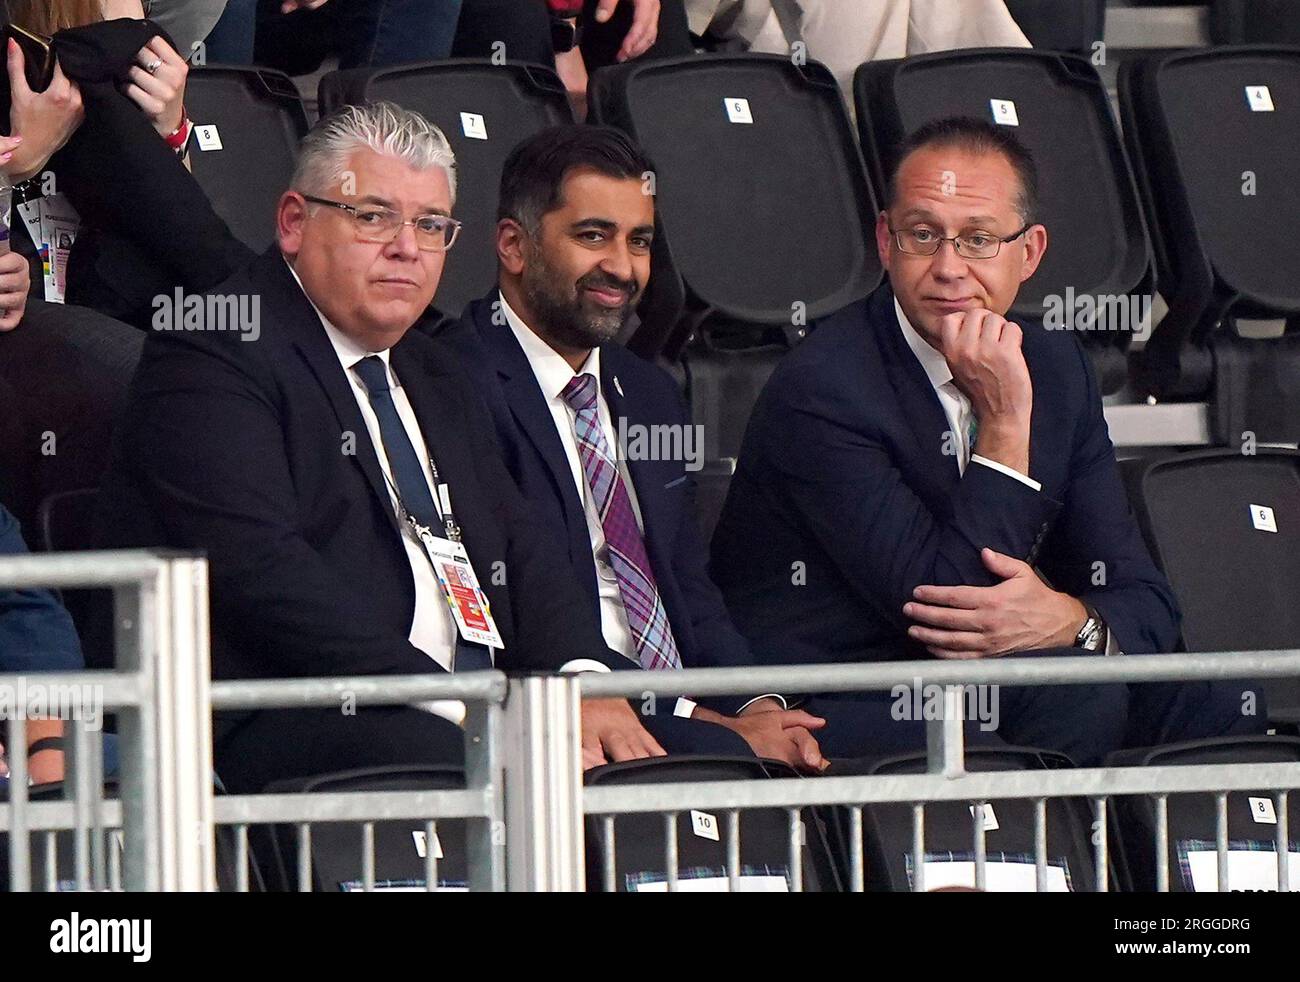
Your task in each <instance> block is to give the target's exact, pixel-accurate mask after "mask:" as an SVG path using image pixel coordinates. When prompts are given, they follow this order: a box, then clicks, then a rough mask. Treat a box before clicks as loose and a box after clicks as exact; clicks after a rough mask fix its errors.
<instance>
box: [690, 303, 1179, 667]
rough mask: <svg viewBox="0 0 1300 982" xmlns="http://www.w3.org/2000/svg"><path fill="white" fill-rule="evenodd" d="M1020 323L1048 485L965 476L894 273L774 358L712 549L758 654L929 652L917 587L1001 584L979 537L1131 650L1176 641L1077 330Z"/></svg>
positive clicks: (978, 471)
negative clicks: (1033, 570)
mask: <svg viewBox="0 0 1300 982" xmlns="http://www.w3.org/2000/svg"><path fill="white" fill-rule="evenodd" d="M1021 326H1022V328H1023V329H1024V346H1023V348H1024V354H1025V361H1026V362H1027V364H1028V367H1029V373H1030V377H1031V378H1032V380H1033V384H1034V408H1033V419H1032V422H1031V427H1032V429H1031V434H1030V453H1029V467H1030V474H1029V476H1030V477H1032V478H1033V479H1034V480H1036V481H1039V482H1041V484H1042V486H1043V489H1042V491H1041V492H1035V491H1034V490H1033V489H1032V488H1030V487H1028V486H1026V485H1025V484H1023V483H1021V482H1019V481H1017V480H1015V479H1014V478H1011V477H1008V476H1006V475H1004V474H1001V473H999V472H998V471H996V470H993V469H992V468H989V467H985V466H982V465H980V464H974V463H973V464H970V465H969V466H968V467H967V468H966V473H965V476H964V477H962V476H960V474H959V471H958V468H957V459H956V457H955V456H952V455H951V454H945V453H944V445H945V440H944V435H945V433H946V432H947V431H948V429H949V426H948V421H947V418H946V417H945V415H944V412H943V407H942V406H941V404H940V402H939V399H938V396H937V395H936V394H935V392H934V389H933V387H932V386H931V384H930V381H929V379H928V377H927V376H926V374H925V371H924V369H923V368H922V367H921V364H920V362H919V361H917V358H916V356H915V354H914V353H913V352H912V350H911V349H910V348H909V347H908V345H907V342H906V340H905V339H904V337H903V335H902V331H901V330H900V328H899V324H898V319H897V317H896V315H895V312H894V302H893V293H892V292H891V290H890V288H889V286H888V285H887V284H886V285H885V286H882V287H881V288H880V289H879V290H877V291H876V292H875V293H874V294H873V295H872V296H871V297H868V298H867V299H866V300H864V301H861V302H859V303H856V304H853V305H852V306H850V307H847V308H845V309H844V310H842V311H840V312H838V313H836V314H834V315H832V316H831V317H828V318H825V319H824V320H823V321H822V322H821V323H819V324H818V325H816V329H815V330H813V331H812V332H811V334H810V336H809V338H808V340H806V341H805V342H803V343H802V344H801V345H799V347H798V348H796V349H795V350H794V351H793V352H791V353H790V355H789V356H788V357H786V358H785V359H784V360H783V361H782V362H781V364H780V365H778V366H777V369H776V371H775V372H774V373H773V375H772V378H771V379H770V380H769V382H768V384H767V386H766V388H765V389H764V390H763V393H762V395H761V396H760V397H759V400H758V403H757V405H756V406H755V408H754V413H753V416H752V417H751V418H750V421H749V427H748V430H747V431H746V434H745V440H744V443H743V446H742V449H741V454H740V462H739V465H738V469H737V473H736V475H735V477H734V478H733V480H732V483H731V487H730V491H729V494H728V497H727V501H726V505H725V506H724V509H723V513H722V518H721V520H720V522H719V525H718V528H717V532H716V534H715V536H714V540H713V553H712V559H713V565H712V570H713V574H714V578H715V580H716V581H717V582H718V584H719V585H720V586H721V587H722V590H723V593H724V595H725V596H726V598H727V603H728V605H729V606H730V608H731V611H732V615H733V616H734V617H735V619H736V623H737V625H738V626H739V627H740V629H741V630H742V631H743V632H744V633H745V634H746V635H747V636H748V637H749V638H750V639H751V640H752V642H753V644H754V648H755V654H756V655H757V656H758V657H759V659H760V660H762V661H767V662H773V663H781V662H789V661H790V660H792V659H793V660H795V661H797V662H849V661H860V660H878V659H888V658H901V657H911V658H916V657H921V658H924V657H928V655H927V653H926V652H925V649H924V648H923V647H922V646H920V645H918V644H915V643H913V642H910V641H909V640H908V638H907V636H906V630H907V627H908V620H907V618H905V617H904V616H903V610H902V608H903V604H904V603H906V602H907V601H908V600H909V599H911V594H912V590H913V589H914V588H915V587H916V586H918V585H920V584H922V583H934V584H944V585H951V584H963V583H964V584H970V585H974V586H984V585H991V584H993V583H995V582H996V577H994V576H993V575H992V574H990V573H989V572H988V571H987V570H986V569H985V568H984V564H983V562H982V561H981V559H980V554H979V553H980V549H981V548H982V547H985V546H988V547H990V548H992V549H996V550H997V551H999V552H1002V553H1005V554H1007V555H1009V556H1015V557H1017V558H1019V559H1023V560H1025V561H1026V562H1029V563H1032V564H1035V565H1036V566H1037V567H1038V568H1039V570H1040V571H1041V572H1042V573H1043V574H1044V575H1045V576H1046V577H1047V578H1048V580H1049V581H1050V582H1051V583H1052V585H1053V586H1054V587H1055V588H1056V589H1058V590H1062V591H1064V592H1066V593H1069V594H1071V595H1073V596H1076V597H1080V598H1081V599H1083V600H1084V601H1085V602H1087V603H1091V604H1093V605H1094V606H1095V607H1096V608H1097V610H1098V611H1099V612H1100V613H1101V615H1102V617H1103V618H1105V620H1106V622H1107V623H1108V624H1109V625H1110V628H1111V630H1112V631H1114V632H1115V635H1116V638H1117V640H1118V641H1119V644H1120V646H1121V647H1122V648H1123V650H1124V651H1126V652H1162V651H1169V650H1171V649H1172V647H1173V646H1174V644H1175V642H1176V641H1177V638H1178V617H1179V613H1178V606H1177V602H1176V601H1175V599H1174V596H1173V593H1172V591H1171V590H1170V588H1169V584H1168V583H1167V582H1166V581H1165V579H1164V577H1163V576H1162V575H1161V574H1160V572H1159V571H1158V570H1157V569H1156V568H1155V565H1154V564H1153V563H1152V561H1151V557H1150V555H1149V553H1148V552H1147V548H1146V545H1145V544H1144V543H1143V541H1142V537H1141V535H1140V533H1139V531H1138V527H1137V524H1136V522H1135V520H1134V518H1133V514H1132V512H1131V511H1130V509H1129V505H1128V499H1127V498H1126V497H1125V493H1124V488H1123V486H1122V484H1121V483H1120V476H1119V470H1118V467H1117V465H1116V462H1115V452H1114V448H1113V447H1112V445H1111V442H1110V436H1109V433H1108V432H1107V429H1106V422H1105V419H1104V417H1103V415H1102V404H1101V395H1100V392H1099V391H1098V389H1097V383H1096V379H1095V378H1094V377H1093V372H1092V369H1091V366H1090V365H1089V363H1088V359H1087V357H1086V356H1085V355H1084V353H1083V351H1082V349H1081V348H1080V346H1079V343H1078V341H1077V339H1075V338H1074V337H1073V336H1072V335H1070V334H1068V333H1065V332H1051V331H1047V330H1046V329H1045V328H1043V327H1042V325H1040V324H1035V323H1022V324H1021ZM948 443H949V445H951V441H948Z"/></svg>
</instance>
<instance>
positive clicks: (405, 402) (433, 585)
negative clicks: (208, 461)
mask: <svg viewBox="0 0 1300 982" xmlns="http://www.w3.org/2000/svg"><path fill="white" fill-rule="evenodd" d="M289 270H290V272H292V273H293V278H294V280H296V281H297V283H298V286H299V287H301V286H302V280H300V279H298V274H297V272H296V271H294V269H293V267H292V266H290V267H289ZM303 295H304V296H306V295H307V292H306V290H304V291H303ZM307 300H308V302H309V303H311V305H312V308H313V309H314V310H315V311H316V314H317V316H318V317H320V322H321V325H322V326H323V327H324V328H325V334H326V336H327V337H328V338H329V340H330V344H331V345H332V346H333V348H334V353H335V354H336V355H337V356H338V359H339V364H340V365H342V366H343V371H344V374H345V375H347V379H348V382H349V383H350V384H351V386H352V395H353V397H354V398H355V399H356V400H357V408H358V409H360V410H361V418H362V419H363V420H364V421H365V424H366V430H367V432H368V433H369V434H370V442H371V444H372V445H373V446H374V448H375V456H376V457H377V458H379V466H380V468H381V469H382V470H383V473H384V483H385V484H386V485H387V486H388V498H389V501H390V502H391V503H392V506H393V513H394V514H395V515H397V516H398V522H399V524H400V525H401V527H402V545H403V547H405V549H406V559H407V562H408V563H409V564H410V566H411V578H412V579H413V580H414V582H415V611H414V613H413V615H412V618H411V627H410V631H409V637H410V641H411V644H413V645H414V646H415V647H417V648H419V649H420V650H421V651H423V652H424V653H425V654H426V655H428V656H429V657H430V658H432V659H433V660H434V661H436V662H437V663H438V664H439V665H441V666H442V667H443V668H445V669H447V670H448V671H450V670H451V667H452V654H453V652H454V651H455V645H456V627H455V625H454V624H453V623H452V618H451V612H450V611H449V610H448V608H447V601H446V599H445V598H444V597H443V594H442V588H441V587H440V586H439V585H438V579H437V577H436V576H435V575H434V572H433V564H432V563H431V562H430V560H429V556H428V554H427V553H426V552H425V551H424V545H423V543H421V542H420V541H419V539H417V538H416V536H415V532H414V531H413V530H412V529H411V528H410V526H409V525H407V524H406V523H405V522H402V521H401V514H400V508H399V505H398V501H397V493H396V491H395V488H396V481H394V479H393V473H392V470H391V469H390V467H389V464H388V456H387V455H386V454H385V453H384V451H383V446H384V444H383V440H382V438H381V436H380V432H379V418H378V417H377V416H376V415H375V410H374V407H373V406H371V405H370V393H369V390H367V389H366V386H365V383H363V382H362V381H361V377H360V376H359V375H357V373H356V372H355V371H354V370H353V366H354V365H356V364H357V362H359V361H361V360H362V359H363V358H367V357H369V356H371V355H374V356H375V357H377V358H379V359H380V360H381V361H382V362H383V363H384V368H385V369H386V370H387V371H388V384H389V385H390V386H391V387H392V399H393V405H394V407H395V408H396V409H397V415H398V418H400V419H401V421H402V427H403V428H404V429H405V430H406V435H407V436H408V437H409V438H410V440H411V446H413V447H414V448H415V453H416V456H418V457H419V458H420V467H421V469H422V471H423V472H424V479H425V481H426V482H428V485H429V493H430V496H431V497H432V498H433V500H434V503H435V505H436V504H437V501H438V495H437V493H436V489H435V487H434V482H433V473H432V471H431V470H430V468H429V451H428V448H427V447H426V446H425V443H424V437H423V435H422V434H421V433H420V424H419V422H418V421H417V420H416V418H415V411H414V410H413V409H412V408H411V403H410V400H409V399H407V398H406V393H405V392H404V391H403V390H402V383H401V380H400V379H398V377H397V375H396V373H394V371H393V367H392V365H391V364H390V353H389V352H388V351H368V350H367V349H366V348H365V347H363V346H362V345H360V344H358V343H357V342H356V341H354V340H353V339H352V338H350V337H348V336H347V335H346V334H344V333H343V332H342V331H340V330H339V329H338V328H337V327H335V326H334V325H333V324H331V323H330V322H329V320H328V319H327V318H326V317H325V315H324V314H323V313H321V311H320V308H319V307H317V306H316V304H315V302H314V301H312V299H311V297H310V296H307ZM358 452H360V453H364V452H365V451H363V450H360V449H358ZM453 507H454V506H453ZM421 708H422V709H426V710H428V711H429V712H431V713H433V714H434V715H437V716H441V717H443V718H444V719H448V720H451V722H453V723H456V724H458V725H459V724H460V723H461V722H462V721H463V720H464V718H465V704H464V703H462V702H460V701H458V700H454V699H441V700H437V701H434V702H427V703H422V704H421Z"/></svg>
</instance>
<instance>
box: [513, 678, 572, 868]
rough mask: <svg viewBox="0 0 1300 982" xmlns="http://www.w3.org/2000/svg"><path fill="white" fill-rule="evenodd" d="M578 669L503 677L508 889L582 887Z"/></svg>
mask: <svg viewBox="0 0 1300 982" xmlns="http://www.w3.org/2000/svg"><path fill="white" fill-rule="evenodd" d="M580 678H581V677H580V676H572V675H561V676H554V677H551V676H536V675H533V676H525V677H521V678H513V679H510V681H509V686H510V688H509V693H508V695H507V698H506V705H505V720H504V732H505V742H506V744H507V745H508V746H509V750H508V751H507V752H505V753H504V754H503V755H502V760H503V762H504V766H505V780H506V793H505V809H506V812H505V815H506V827H505V841H506V862H507V870H506V882H507V885H508V887H509V889H511V890H543V891H550V892H556V891H581V890H582V889H584V888H585V885H586V876H587V873H586V861H585V857H584V855H583V848H582V842H583V838H582V817H583V813H582V725H581V713H580V703H579V696H580V694H581V693H580V684H581V683H580Z"/></svg>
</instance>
